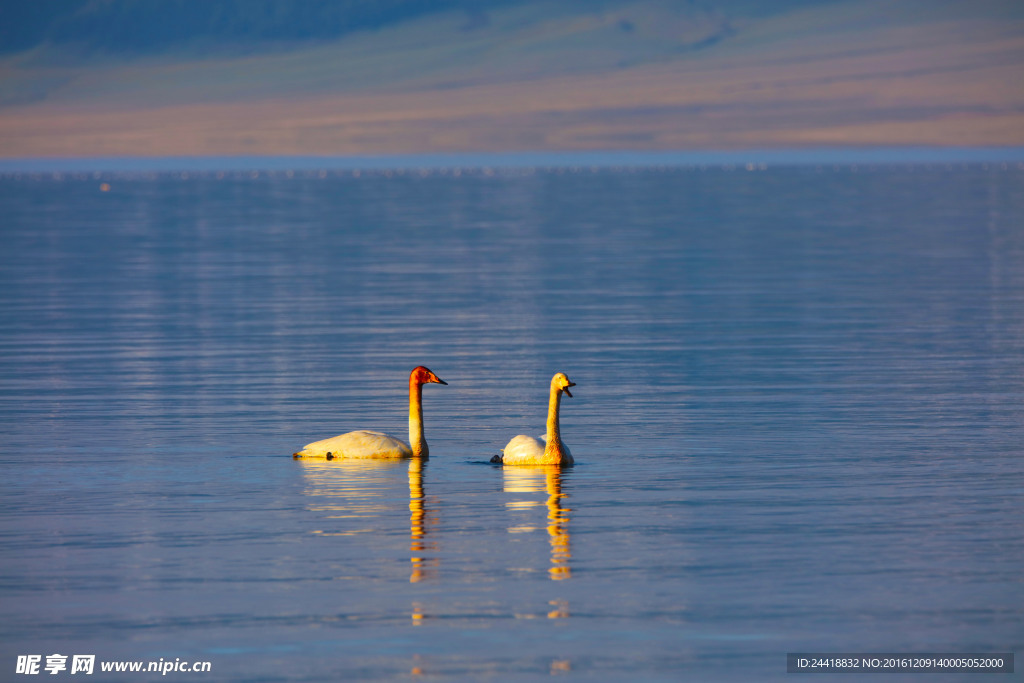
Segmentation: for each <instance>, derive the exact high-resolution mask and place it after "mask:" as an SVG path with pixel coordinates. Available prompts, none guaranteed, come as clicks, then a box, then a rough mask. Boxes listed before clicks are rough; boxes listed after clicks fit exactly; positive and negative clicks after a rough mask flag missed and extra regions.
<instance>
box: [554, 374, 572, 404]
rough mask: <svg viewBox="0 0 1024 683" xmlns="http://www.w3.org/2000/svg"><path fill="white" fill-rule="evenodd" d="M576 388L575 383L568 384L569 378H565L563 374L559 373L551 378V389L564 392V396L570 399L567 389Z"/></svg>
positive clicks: (570, 394) (570, 395)
mask: <svg viewBox="0 0 1024 683" xmlns="http://www.w3.org/2000/svg"><path fill="white" fill-rule="evenodd" d="M574 386H576V383H575V382H570V381H569V378H568V377H566V376H565V373H564V372H559V373H558V374H556V375H555V376H554V377H552V378H551V387H552V388H553V389H557V390H559V391H562V392H565V395H566V396H568V397H569V398H572V393H571V392H570V391H569V387H574Z"/></svg>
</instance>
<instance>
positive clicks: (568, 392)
mask: <svg viewBox="0 0 1024 683" xmlns="http://www.w3.org/2000/svg"><path fill="white" fill-rule="evenodd" d="M574 386H576V382H569V385H568V386H566V387H564V388H563V389H562V391H564V392H565V395H566V396H568V397H569V398H572V392H571V391H569V387H574Z"/></svg>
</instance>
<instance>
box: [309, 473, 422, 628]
mask: <svg viewBox="0 0 1024 683" xmlns="http://www.w3.org/2000/svg"><path fill="white" fill-rule="evenodd" d="M297 462H299V463H300V466H301V467H302V473H303V475H304V476H305V478H306V483H307V488H306V491H305V493H306V495H308V496H309V497H310V498H311V499H312V502H311V503H310V505H309V509H310V510H311V511H313V512H320V513H327V514H326V515H324V516H323V519H325V520H338V521H337V526H338V527H340V528H337V529H316V530H314V531H313V533H314V534H318V535H322V536H355V535H358V534H380V533H381V532H383V531H386V530H387V529H386V523H382V522H381V521H380V518H381V517H384V516H387V514H388V512H389V511H390V512H394V511H395V509H396V508H395V502H396V499H397V498H398V495H397V493H398V491H397V486H396V485H397V484H398V482H399V481H401V479H400V478H399V477H400V476H401V471H402V469H403V468H408V483H409V552H410V558H409V560H410V562H411V563H412V573H411V575H410V576H409V581H410V582H411V583H419V582H420V581H423V580H425V579H429V578H433V577H435V576H436V575H437V567H438V564H439V562H440V561H439V559H438V558H437V557H436V551H437V543H436V541H433V540H430V533H429V532H430V529H431V527H433V526H436V525H437V521H438V520H437V516H436V514H434V513H433V512H432V510H431V509H430V508H429V507H428V500H429V499H428V498H427V496H426V495H425V493H424V489H423V473H424V470H425V468H426V465H427V461H426V460H424V459H422V458H408V459H405V460H398V459H392V460H359V459H352V460H306V459H301V460H298V461H297ZM403 489H404V487H403ZM403 495H404V491H403ZM430 555H435V556H434V557H430ZM420 619H422V610H421V609H414V610H413V620H414V622H417V623H418V621H419V620H420Z"/></svg>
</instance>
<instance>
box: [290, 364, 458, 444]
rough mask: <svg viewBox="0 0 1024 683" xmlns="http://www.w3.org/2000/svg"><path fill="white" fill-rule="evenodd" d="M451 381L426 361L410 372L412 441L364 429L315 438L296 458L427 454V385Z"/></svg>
mask: <svg viewBox="0 0 1024 683" xmlns="http://www.w3.org/2000/svg"><path fill="white" fill-rule="evenodd" d="M424 384H448V383H447V382H445V381H444V380H442V379H441V378H440V377H438V376H437V375H435V374H434V373H432V372H431V371H430V370H428V369H427V368H425V367H423V366H422V365H421V366H419V367H417V368H415V369H414V370H413V371H412V373H410V375H409V445H406V444H405V442H404V441H402V440H401V439H396V438H395V437H393V436H388V435H387V434H382V433H381V432H373V431H369V430H360V431H355V432H349V433H347V434H342V435H341V436H335V437H333V438H330V439H323V440H321V441H314V442H313V443H311V444H306V445H305V446H303V448H302V450H301V451H298V452H297V453H295V454H294V455H293V456H292V457H294V458H326V459H327V460H333V459H335V458H409V457H412V456H416V457H421V458H426V457H427V456H428V455H429V449H428V448H427V440H426V439H425V438H424V436H423V385H424Z"/></svg>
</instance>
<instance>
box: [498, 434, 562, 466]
mask: <svg viewBox="0 0 1024 683" xmlns="http://www.w3.org/2000/svg"><path fill="white" fill-rule="evenodd" d="M547 445H548V435H547V434H541V435H540V436H537V437H533V436H527V435H526V434H520V435H519V436H514V437H512V440H511V441H509V442H508V445H507V446H505V450H504V451H503V452H502V455H501V461H502V462H503V463H505V464H506V465H537V464H540V461H541V460H543V459H544V450H545V449H546V448H547ZM562 454H563V456H564V457H559V459H558V461H557V463H548V464H559V465H571V464H572V453H570V452H569V447H568V446H566V445H565V444H564V443H563V444H562Z"/></svg>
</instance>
